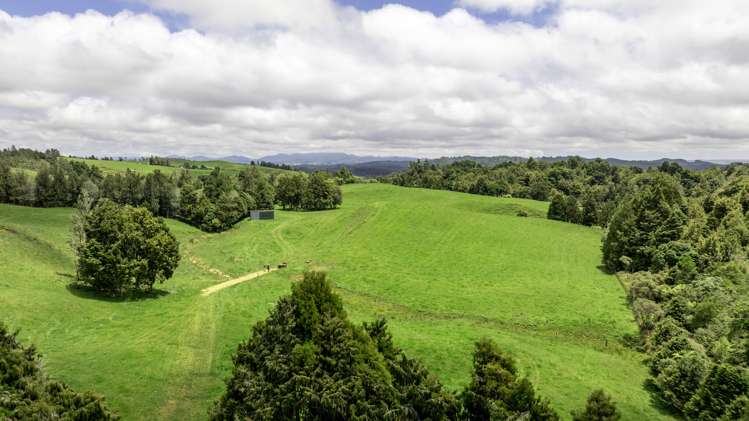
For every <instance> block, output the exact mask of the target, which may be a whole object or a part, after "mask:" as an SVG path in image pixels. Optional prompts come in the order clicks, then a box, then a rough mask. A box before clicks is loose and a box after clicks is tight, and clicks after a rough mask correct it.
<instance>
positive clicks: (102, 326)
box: [0, 161, 667, 420]
mask: <svg viewBox="0 0 749 421" xmlns="http://www.w3.org/2000/svg"><path fill="white" fill-rule="evenodd" d="M98 162H102V161H97V163H98ZM108 162H115V161H108ZM546 207H547V204H546V203H542V202H534V201H529V200H522V199H496V198H491V197H483V196H473V195H467V194H460V193H452V192H445V191H433V190H421V189H407V188H399V187H394V186H391V185H380V184H365V185H350V186H345V187H344V205H343V207H342V208H341V209H339V210H334V211H325V212H282V211H279V212H277V216H278V218H277V220H275V221H262V222H258V221H244V222H242V223H240V224H238V225H237V226H236V227H235V228H233V229H231V230H229V231H227V232H224V233H221V234H215V235H211V234H205V233H202V232H200V231H198V230H196V229H194V228H192V227H189V226H187V225H184V224H182V223H179V222H175V221H169V226H170V227H171V229H172V230H173V232H175V234H176V235H177V237H178V238H179V239H180V241H181V248H182V261H181V263H180V267H179V269H178V271H177V273H176V274H175V276H174V278H173V279H171V280H169V281H168V282H167V283H165V284H164V285H161V286H160V287H159V288H160V290H162V294H159V296H158V297H155V298H150V299H143V300H139V301H119V300H110V299H102V298H97V297H94V296H91V295H89V294H87V293H84V292H82V291H79V290H75V289H70V288H68V287H67V284H68V283H69V281H70V277H71V276H72V274H73V272H74V264H73V260H72V254H71V252H70V251H69V248H68V246H67V244H66V241H67V239H68V232H69V218H70V215H71V212H72V211H71V210H69V209H32V208H21V207H14V206H8V205H0V268H2V269H0V271H1V272H0V274H1V275H2V276H0V308H2V309H3V314H2V317H3V318H4V319H7V320H6V322H8V323H9V325H10V326H12V327H20V328H21V329H22V330H21V334H20V337H21V338H22V339H23V340H27V341H31V342H33V343H35V344H37V345H38V347H39V349H40V350H41V352H42V353H43V354H44V357H45V362H46V365H47V369H48V372H49V373H51V374H52V375H53V376H56V377H58V378H60V379H62V380H64V381H66V382H68V383H70V384H71V385H72V386H73V387H75V388H77V389H94V390H96V391H97V392H99V393H102V394H104V395H105V396H106V397H107V399H108V401H109V402H110V403H111V406H112V407H113V408H114V409H115V410H117V411H118V412H119V413H120V414H121V415H123V417H124V418H125V419H128V420H129V419H200V418H202V417H204V416H205V414H206V410H207V409H208V407H209V406H210V405H211V402H212V401H213V400H214V399H215V398H217V397H218V396H219V395H220V394H221V391H222V390H223V379H224V378H225V377H226V376H227V375H228V373H229V371H230V368H231V354H232V353H233V351H234V349H235V348H236V345H237V344H238V343H239V342H240V341H242V340H244V339H246V338H247V336H248V335H249V330H250V326H251V325H252V324H254V322H255V321H257V320H259V319H261V318H264V317H265V316H266V315H267V312H268V310H269V309H270V308H271V307H272V306H273V305H274V303H275V301H276V299H277V298H278V297H279V296H280V295H283V294H286V293H288V291H289V285H290V283H291V282H294V281H295V280H297V279H299V278H300V274H301V273H302V272H303V271H304V270H305V269H307V268H313V269H324V270H327V271H329V273H330V278H331V279H332V280H333V282H334V283H335V284H336V289H337V292H338V293H339V294H341V295H342V296H343V298H344V304H345V306H346V308H347V311H348V312H349V314H350V316H351V317H352V318H353V319H355V320H357V321H364V320H371V319H373V318H375V317H378V316H384V317H386V318H387V319H388V321H389V324H390V326H391V329H392V333H393V335H394V338H395V342H396V343H397V344H398V345H399V346H402V347H403V348H404V349H405V350H406V351H407V352H408V354H409V355H410V356H416V357H419V358H421V359H422V360H423V361H424V362H425V363H426V364H427V366H428V367H429V368H430V369H431V370H432V371H433V372H434V373H436V374H437V375H438V376H439V377H440V379H441V380H442V381H443V382H444V383H445V384H446V385H447V386H448V387H450V388H453V389H456V390H457V389H459V388H461V387H462V386H463V385H464V384H465V383H466V382H467V381H468V376H469V370H470V365H471V351H472V343H473V342H474V341H475V340H476V339H478V338H479V337H481V336H489V337H491V338H493V339H495V340H496V341H497V342H498V343H499V344H500V346H502V347H503V348H505V349H506V350H508V351H509V352H510V353H512V354H513V355H514V356H515V357H516V359H517V360H518V363H519V365H520V367H521V368H522V370H523V372H524V373H525V374H526V375H528V376H529V377H530V378H531V380H532V381H533V382H534V384H535V385H537V387H538V388H539V391H540V393H541V394H542V395H544V396H547V397H548V398H550V399H551V401H552V404H553V405H554V407H555V408H556V409H557V410H558V411H559V412H560V414H561V415H562V416H564V417H568V414H569V411H570V410H571V409H573V408H578V407H581V406H582V405H583V403H584V401H585V398H586V397H587V395H588V394H589V392H590V391H591V390H592V389H594V388H599V387H602V388H604V389H606V390H607V391H609V392H610V393H611V394H612V395H613V397H614V398H615V400H616V401H617V402H618V403H619V407H620V409H621V410H622V412H623V414H624V419H628V420H640V419H659V418H667V415H664V414H662V413H661V412H659V410H658V408H656V407H654V404H653V402H652V400H651V396H650V395H649V394H648V392H647V391H646V390H645V389H644V381H645V379H646V377H647V369H646V367H645V366H644V365H643V364H642V363H641V360H642V358H643V355H641V354H638V353H635V352H633V351H631V350H629V349H627V348H625V347H624V346H623V345H621V338H622V336H623V335H625V334H636V333H637V327H636V326H635V324H634V322H633V321H632V316H631V313H630V311H629V309H628V308H627V306H626V303H625V298H624V292H623V290H622V288H621V287H620V285H619V284H618V282H617V280H616V278H615V277H614V276H611V275H608V274H605V273H604V272H602V271H601V270H600V269H599V268H598V267H599V265H600V261H601V256H600V237H601V232H600V230H597V229H593V228H587V227H582V226H578V225H572V224H566V223H561V222H555V221H549V220H546V219H543V218H539V217H534V216H543V215H544V214H545V211H546ZM521 209H522V210H525V211H526V212H527V213H528V214H529V215H530V216H531V217H518V216H516V214H517V212H518V210H521ZM280 261H288V263H289V269H287V270H284V271H278V272H273V273H271V274H269V275H267V276H264V277H261V278H258V279H254V280H251V281H248V282H245V283H242V284H239V285H236V286H233V287H231V288H227V289H224V290H221V291H219V292H216V293H214V294H212V295H210V296H206V297H204V296H201V294H200V290H201V289H202V288H205V287H207V286H211V285H214V284H217V283H220V282H223V281H225V280H227V279H230V278H233V277H237V276H240V275H243V274H246V273H248V272H253V271H256V270H258V269H259V268H260V267H262V265H263V264H265V263H277V262H280ZM306 262H309V264H308V263H306Z"/></svg>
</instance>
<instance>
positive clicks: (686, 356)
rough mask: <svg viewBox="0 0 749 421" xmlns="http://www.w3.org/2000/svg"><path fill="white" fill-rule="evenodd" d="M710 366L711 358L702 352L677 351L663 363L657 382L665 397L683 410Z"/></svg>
mask: <svg viewBox="0 0 749 421" xmlns="http://www.w3.org/2000/svg"><path fill="white" fill-rule="evenodd" d="M709 367H710V360H709V359H708V358H707V357H706V356H705V355H704V354H702V353H700V352H695V351H686V352H683V353H677V354H674V356H673V357H672V358H670V359H668V360H667V361H665V362H664V363H663V366H662V367H661V370H660V373H659V374H658V377H656V379H655V384H656V385H657V386H658V389H659V390H660V391H661V395H662V396H663V397H664V399H665V400H666V401H667V402H669V403H670V404H671V405H673V406H674V407H675V408H676V409H678V410H680V411H681V410H683V409H684V405H686V403H687V402H688V401H689V399H691V398H692V396H693V395H694V393H695V392H696V391H697V389H698V388H699V387H700V384H702V381H703V379H704V378H705V376H706V375H707V371H708V369H709Z"/></svg>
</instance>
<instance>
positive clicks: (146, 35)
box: [0, 0, 749, 159]
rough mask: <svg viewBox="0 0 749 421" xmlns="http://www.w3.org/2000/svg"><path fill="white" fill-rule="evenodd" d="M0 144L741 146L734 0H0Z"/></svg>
mask: <svg viewBox="0 0 749 421" xmlns="http://www.w3.org/2000/svg"><path fill="white" fill-rule="evenodd" d="M0 63H2V65H0V147H7V146H10V145H17V146H25V147H33V148H37V149H46V148H50V147H54V148H57V149H60V150H61V151H62V152H63V153H66V154H86V155H90V154H95V155H100V156H101V155H115V156H119V155H128V156H129V155H151V154H155V155H180V156H189V155H208V156H222V155H245V156H250V157H260V156H265V155H270V154H274V153H292V152H349V153H355V154H366V155H382V156H385V155H399V156H415V157H438V156H446V155H451V156H454V155H464V154H472V155H520V156H552V155H554V156H557V155H573V154H574V155H581V156H586V157H596V156H601V157H619V158H630V159H632V158H636V159H654V158H660V157H672V158H687V159H747V158H749V2H747V1H745V0H720V1H715V2H705V1H703V0H659V1H657V2H653V1H651V0H432V1H429V0H402V1H400V2H398V1H397V0H392V1H390V2H384V1H379V0H362V1H355V0H253V1H249V0H212V1H209V2H207V1H204V0H17V1H12V0H0Z"/></svg>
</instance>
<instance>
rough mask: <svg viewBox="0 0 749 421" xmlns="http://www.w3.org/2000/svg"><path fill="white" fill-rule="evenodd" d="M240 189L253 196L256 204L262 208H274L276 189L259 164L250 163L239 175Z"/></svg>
mask: <svg viewBox="0 0 749 421" xmlns="http://www.w3.org/2000/svg"><path fill="white" fill-rule="evenodd" d="M238 181H239V190H240V191H242V192H244V193H247V194H249V195H250V196H252V198H253V200H254V203H255V206H257V207H258V208H260V209H273V204H274V203H275V201H276V191H275V189H274V188H273V184H271V183H270V181H269V180H268V177H267V176H266V175H265V174H263V173H262V172H260V170H259V169H258V167H257V166H255V165H249V166H246V167H245V168H243V169H242V171H241V172H240V173H239V176H238Z"/></svg>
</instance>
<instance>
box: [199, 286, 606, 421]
mask: <svg viewBox="0 0 749 421" xmlns="http://www.w3.org/2000/svg"><path fill="white" fill-rule="evenodd" d="M597 393H598V392H597ZM595 398H596V399H593V396H592V397H591V399H593V400H589V402H588V405H587V406H586V408H585V409H583V410H581V411H579V412H576V415H575V416H576V419H579V420H616V419H618V411H617V410H616V408H615V406H614V405H613V403H612V402H611V400H610V399H609V398H608V397H607V396H606V395H605V394H604V395H603V397H601V396H600V395H599V394H596V395H595ZM601 414H608V415H609V417H602V416H599V415H601ZM578 416H579V417H578ZM211 418H212V419H214V420H236V419H263V420H275V419H306V420H332V421H335V420H349V419H398V420H420V419H421V420H482V421H483V420H507V419H528V420H557V419H559V416H558V414H557V413H556V412H555V411H554V410H553V409H552V408H551V407H550V405H549V404H548V402H547V401H546V400H544V399H541V398H540V397H538V396H537V395H536V392H535V390H534V388H533V385H532V384H531V382H530V381H529V380H528V379H527V378H524V377H521V376H519V375H518V372H517V368H516V365H515V362H514V360H513V359H512V358H511V357H510V356H509V355H507V354H505V353H503V352H502V351H501V350H499V349H498V348H497V346H496V345H495V344H494V343H493V342H491V341H489V340H486V339H482V340H481V341H479V342H478V343H477V344H476V348H475V351H474V358H473V374H472V378H471V382H470V384H469V385H468V386H467V387H466V388H465V390H464V391H463V392H462V393H460V394H456V393H453V392H451V391H449V390H447V389H445V388H444V387H443V386H442V384H440V382H439V381H438V380H437V378H436V377H435V376H434V375H433V374H431V373H430V372H429V371H428V370H427V368H426V367H425V366H424V365H423V364H422V363H421V362H420V361H418V360H415V359H411V358H409V357H408V356H407V355H406V354H405V353H404V352H403V350H401V349H400V348H398V347H397V346H396V345H395V344H394V342H393V338H392V335H391V334H390V332H389V331H388V328H387V324H386V323H385V321H384V320H377V321H375V322H372V323H364V324H363V325H361V326H359V325H356V324H354V323H352V322H350V321H349V320H348V317H347V315H346V312H345V310H344V308H343V304H342V302H341V299H340V297H338V296H337V295H336V294H334V293H333V292H332V290H331V287H330V284H329V282H328V281H327V280H326V276H325V274H324V273H319V272H310V273H306V274H305V275H304V279H303V280H302V281H301V282H299V283H297V284H294V285H293V286H292V292H291V295H290V296H287V297H282V298H281V299H280V300H279V301H278V303H277V304H276V306H275V308H274V309H273V310H272V311H271V313H270V315H269V316H268V318H267V319H266V320H264V321H260V322H258V323H257V324H256V325H255V326H254V327H253V329H252V335H251V337H250V338H249V339H248V340H247V341H246V342H243V343H241V344H240V345H239V347H238V349H237V352H236V354H235V356H234V369H233V372H232V375H231V377H230V378H229V379H228V380H227V385H226V392H225V393H224V395H223V396H222V397H221V398H220V400H219V401H218V402H216V404H215V406H214V408H213V409H212V410H211Z"/></svg>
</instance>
